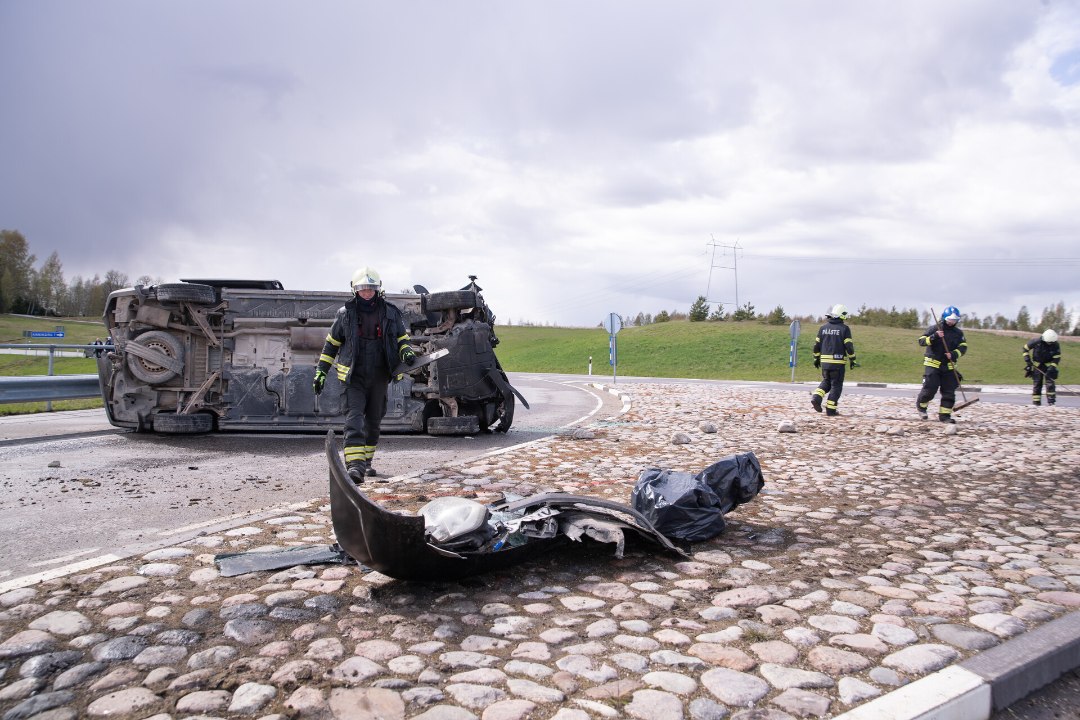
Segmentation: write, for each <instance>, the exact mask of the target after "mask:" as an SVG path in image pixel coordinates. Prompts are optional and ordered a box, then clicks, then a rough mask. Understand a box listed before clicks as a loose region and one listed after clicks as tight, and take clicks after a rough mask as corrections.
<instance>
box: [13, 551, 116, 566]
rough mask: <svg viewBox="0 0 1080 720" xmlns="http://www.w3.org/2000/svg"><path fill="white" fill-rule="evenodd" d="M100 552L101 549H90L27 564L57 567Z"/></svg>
mask: <svg viewBox="0 0 1080 720" xmlns="http://www.w3.org/2000/svg"><path fill="white" fill-rule="evenodd" d="M98 550H101V548H90V549H89V550H83V551H82V552H77V553H71V554H70V555H61V556H60V557H55V558H52V559H50V560H39V561H38V562H33V563H27V566H28V567H41V566H42V565H55V564H56V563H60V562H68V561H70V560H74V559H75V558H77V557H82V556H83V555H89V554H90V553H95V552H97V551H98Z"/></svg>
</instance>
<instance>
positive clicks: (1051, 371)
mask: <svg viewBox="0 0 1080 720" xmlns="http://www.w3.org/2000/svg"><path fill="white" fill-rule="evenodd" d="M1046 376H1047V377H1048V378H1050V379H1051V380H1057V376H1058V369H1057V368H1056V367H1054V366H1053V365H1051V366H1050V367H1049V368H1048V369H1047V371H1046Z"/></svg>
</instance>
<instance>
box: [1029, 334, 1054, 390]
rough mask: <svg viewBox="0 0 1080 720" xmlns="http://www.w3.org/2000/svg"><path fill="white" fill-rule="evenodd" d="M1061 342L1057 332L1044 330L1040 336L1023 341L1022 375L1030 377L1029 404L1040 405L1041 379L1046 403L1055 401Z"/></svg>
mask: <svg viewBox="0 0 1080 720" xmlns="http://www.w3.org/2000/svg"><path fill="white" fill-rule="evenodd" d="M1060 362H1061V344H1060V343H1059V342H1058V334H1057V333H1056V332H1054V331H1053V330H1044V331H1043V334H1042V335H1041V336H1040V337H1037V338H1035V339H1034V340H1029V341H1028V342H1026V343H1024V377H1029V378H1031V382H1032V385H1031V404H1032V405H1042V389H1043V380H1045V381H1046V404H1047V405H1053V404H1054V403H1056V402H1057V377H1058V364H1059V363H1060Z"/></svg>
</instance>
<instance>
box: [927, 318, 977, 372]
mask: <svg viewBox="0 0 1080 720" xmlns="http://www.w3.org/2000/svg"><path fill="white" fill-rule="evenodd" d="M938 330H944V331H945V337H944V338H939V337H938V336H937V331H938ZM942 340H944V341H945V346H944V347H943V346H942V344H941V341H942ZM919 345H921V346H922V347H925V348H926V353H925V357H924V358H923V365H924V366H925V367H927V368H933V369H935V370H941V369H945V370H955V369H956V361H957V360H959V359H960V356H961V355H963V354H964V353H966V352H967V351H968V346H967V339H966V338H965V337H964V331H963V330H961V329H960V327H959V326H958V325H948V324H946V325H944V326H941V327H939V326H937V325H931V326H930V327H929V328H927V330H926V332H925V333H924V334H923V335H921V336H920V337H919ZM946 347H947V348H948V350H949V352H950V353H952V359H953V361H952V362H951V363H950V362H946V360H947V359H946V357H945V348H946Z"/></svg>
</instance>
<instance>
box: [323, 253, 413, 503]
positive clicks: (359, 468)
mask: <svg viewBox="0 0 1080 720" xmlns="http://www.w3.org/2000/svg"><path fill="white" fill-rule="evenodd" d="M350 286H351V287H352V291H353V298H352V299H351V300H349V301H348V302H346V303H345V305H344V306H343V307H341V308H339V309H338V312H337V317H336V318H335V319H334V324H333V325H332V326H331V327H330V332H329V333H327V335H326V342H325V343H324V344H323V350H322V355H320V356H319V364H318V365H317V366H316V369H315V379H314V381H313V383H312V385H313V387H314V389H315V394H316V395H318V394H319V393H321V392H322V389H323V385H324V384H325V382H326V373H327V372H328V371H329V370H330V367H331V366H333V367H334V369H335V370H336V371H337V376H338V379H339V380H340V381H341V382H342V384H343V385H344V386H345V401H346V411H345V467H346V468H347V469H348V471H349V477H350V478H352V479H353V481H354V482H357V483H361V482H363V481H364V477H365V476H375V475H376V474H377V473H376V472H375V468H374V467H372V464H371V463H372V458H373V457H374V455H375V446H376V445H377V444H378V442H379V428H380V426H381V425H382V418H383V415H385V414H386V386H387V384H388V383H389V382H390V371H391V369H392V368H394V367H395V366H397V364H398V361H399V360H400V361H402V362H404V363H406V364H408V365H412V364H413V363H415V362H416V354H415V353H414V352H413V350H412V348H411V347H410V346H409V334H408V332H407V331H406V330H405V323H404V322H403V320H402V318H401V311H400V310H398V309H397V308H396V307H394V306H393V305H391V304H390V303H388V302H386V300H385V298H383V293H382V279H381V278H380V277H379V273H377V272H375V271H374V270H372V269H371V268H369V267H362V268H360V269H359V270H357V271H356V272H355V273H353V277H352V282H351V283H350Z"/></svg>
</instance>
